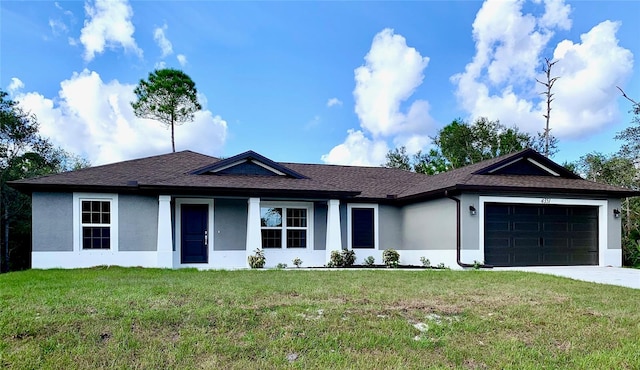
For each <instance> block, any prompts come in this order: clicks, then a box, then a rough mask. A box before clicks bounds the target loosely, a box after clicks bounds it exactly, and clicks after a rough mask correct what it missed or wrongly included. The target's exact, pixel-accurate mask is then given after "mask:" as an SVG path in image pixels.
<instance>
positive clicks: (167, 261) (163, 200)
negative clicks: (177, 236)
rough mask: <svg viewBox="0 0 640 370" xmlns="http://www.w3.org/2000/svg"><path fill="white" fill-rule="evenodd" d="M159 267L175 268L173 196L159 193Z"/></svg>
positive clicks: (157, 249) (157, 244) (157, 245)
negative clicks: (172, 215) (172, 217)
mask: <svg viewBox="0 0 640 370" xmlns="http://www.w3.org/2000/svg"><path fill="white" fill-rule="evenodd" d="M156 251H157V252H158V262H157V263H158V267H165V268H173V225H172V223H171V196H170V195H158V236H157V241H156Z"/></svg>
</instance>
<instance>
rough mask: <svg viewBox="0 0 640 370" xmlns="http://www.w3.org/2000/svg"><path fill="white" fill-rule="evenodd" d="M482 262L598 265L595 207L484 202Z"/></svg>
mask: <svg viewBox="0 0 640 370" xmlns="http://www.w3.org/2000/svg"><path fill="white" fill-rule="evenodd" d="M484 226H485V229H484V230H485V232H484V254H485V263H486V264H488V265H492V266H567V265H597V264H598V208H597V207H588V206H555V205H546V206H539V205H526V204H501V203H500V204H497V203H487V204H485V225H484Z"/></svg>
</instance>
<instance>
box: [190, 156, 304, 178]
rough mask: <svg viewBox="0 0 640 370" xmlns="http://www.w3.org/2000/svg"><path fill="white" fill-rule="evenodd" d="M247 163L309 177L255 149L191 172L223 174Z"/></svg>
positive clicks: (292, 175) (297, 176)
mask: <svg viewBox="0 0 640 370" xmlns="http://www.w3.org/2000/svg"><path fill="white" fill-rule="evenodd" d="M247 163H248V164H251V165H254V166H258V167H262V168H263V169H264V170H265V171H267V172H268V173H270V174H273V175H278V176H286V177H292V178H295V179H306V178H307V177H306V176H304V175H302V174H300V173H298V172H296V171H294V170H292V169H290V168H288V167H286V166H284V165H282V164H280V163H278V162H275V161H273V160H271V159H269V158H267V157H265V156H263V155H261V154H259V153H256V152H254V151H253V150H248V151H246V152H244V153H240V154H237V155H234V156H233V157H229V158H226V159H222V160H220V161H218V162H215V163H213V164H210V165H207V166H205V167H201V168H198V169H196V170H194V171H191V174H192V175H202V174H205V173H214V174H215V173H219V174H223V172H222V171H225V170H228V169H230V168H233V167H236V166H240V165H244V164H247Z"/></svg>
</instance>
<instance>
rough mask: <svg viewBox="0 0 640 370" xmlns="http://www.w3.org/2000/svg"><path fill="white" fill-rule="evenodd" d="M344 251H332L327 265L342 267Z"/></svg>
mask: <svg viewBox="0 0 640 370" xmlns="http://www.w3.org/2000/svg"><path fill="white" fill-rule="evenodd" d="M342 264H343V261H342V253H340V251H331V259H330V260H329V263H327V267H342Z"/></svg>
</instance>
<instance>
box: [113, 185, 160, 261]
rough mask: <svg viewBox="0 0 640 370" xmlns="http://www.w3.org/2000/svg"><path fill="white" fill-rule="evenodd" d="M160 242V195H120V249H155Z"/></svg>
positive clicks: (129, 250) (128, 250)
mask: <svg viewBox="0 0 640 370" xmlns="http://www.w3.org/2000/svg"><path fill="white" fill-rule="evenodd" d="M157 243H158V197H154V196H140V195H124V194H120V195H118V250H120V251H127V252H132V251H155V250H156V248H157V247H156V246H157Z"/></svg>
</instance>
